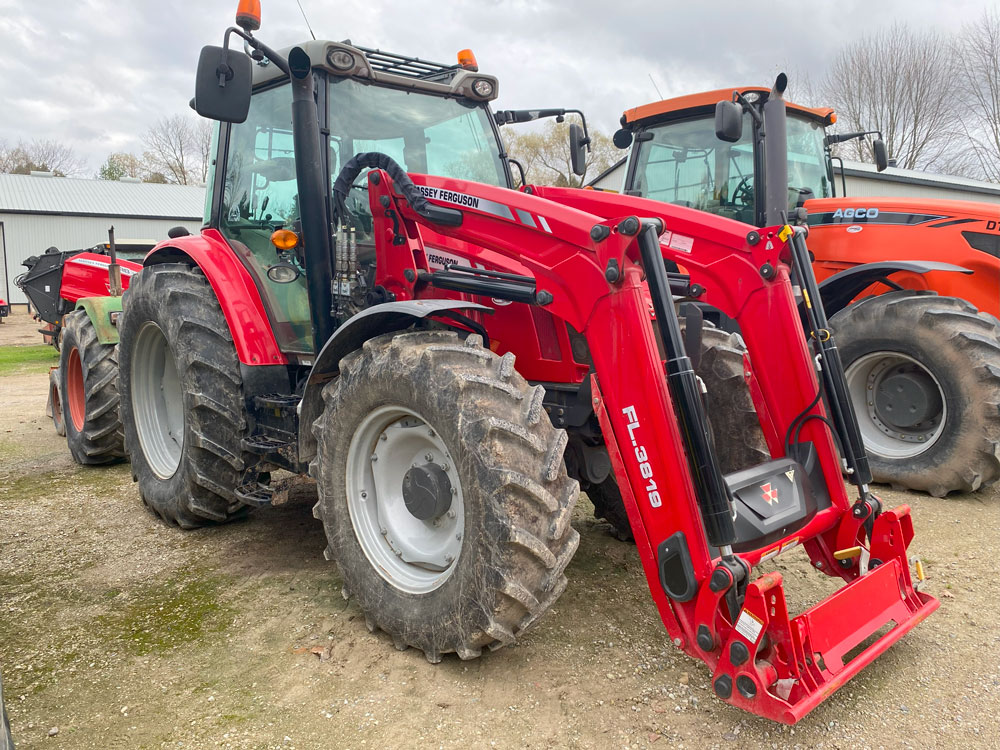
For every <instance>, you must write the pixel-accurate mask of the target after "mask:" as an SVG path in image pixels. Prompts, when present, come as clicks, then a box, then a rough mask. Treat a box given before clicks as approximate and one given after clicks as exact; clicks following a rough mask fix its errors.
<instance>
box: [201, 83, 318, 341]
mask: <svg viewBox="0 0 1000 750" xmlns="http://www.w3.org/2000/svg"><path fill="white" fill-rule="evenodd" d="M225 170H226V171H225V186H224V189H223V195H222V210H221V213H220V216H219V229H220V231H221V232H222V233H223V234H224V235H225V236H226V239H228V240H229V244H230V245H231V246H232V247H233V249H234V250H235V251H236V253H237V254H238V255H239V256H240V257H241V258H242V260H243V261H244V264H245V265H246V266H247V267H248V269H249V270H250V272H251V274H252V275H253V276H254V277H255V279H254V280H255V281H256V282H257V288H258V289H260V291H261V292H262V297H263V300H264V304H265V305H266V306H267V307H268V313H269V317H270V318H271V320H272V321H273V323H274V333H275V337H276V338H277V339H278V343H279V345H280V346H281V347H282V349H283V350H284V351H289V352H300V353H308V352H311V351H312V327H311V324H310V318H309V299H308V294H307V291H306V283H305V278H304V277H299V278H298V279H296V280H295V281H293V282H291V283H278V282H275V281H273V280H271V279H270V278H269V277H268V275H267V269H268V267H270V266H272V265H274V264H275V263H276V262H278V256H277V251H276V250H275V248H274V245H272V244H271V235H272V234H273V233H274V231H275V230H276V229H292V230H294V229H296V223H297V222H298V221H299V208H298V187H297V183H296V181H295V150H294V146H293V142H292V95H291V89H290V88H289V86H288V85H287V84H284V85H281V86H278V87H277V88H272V89H268V90H266V91H258V92H257V93H255V94H254V96H253V99H252V100H251V102H250V112H249V114H248V115H247V119H246V121H245V122H242V123H240V124H239V125H233V126H232V129H231V130H230V134H229V149H228V156H227V158H226V165H225Z"/></svg>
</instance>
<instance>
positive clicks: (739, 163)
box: [631, 114, 831, 224]
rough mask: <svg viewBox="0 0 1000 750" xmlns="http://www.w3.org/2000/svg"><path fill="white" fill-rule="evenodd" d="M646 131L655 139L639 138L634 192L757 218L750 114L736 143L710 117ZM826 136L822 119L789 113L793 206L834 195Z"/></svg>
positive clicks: (742, 217)
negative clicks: (727, 139)
mask: <svg viewBox="0 0 1000 750" xmlns="http://www.w3.org/2000/svg"><path fill="white" fill-rule="evenodd" d="M645 132H646V133H649V134H651V135H652V139H651V140H648V141H638V139H637V146H636V149H637V151H636V156H635V160H636V165H635V173H634V177H633V180H632V182H633V184H632V185H631V187H632V188H633V190H634V191H635V193H634V194H637V195H641V196H643V197H645V198H652V199H654V200H660V201H664V202H666V203H674V204H677V205H679V206H689V207H691V208H697V209H699V210H700V211H708V212H709V213H713V214H719V215H720V216H727V217H729V218H731V219H737V220H739V221H742V222H745V223H747V224H753V223H755V221H756V215H755V213H754V163H753V143H752V132H753V122H752V120H751V119H750V115H749V114H744V115H743V137H742V138H741V139H740V140H739V141H738V142H736V143H726V142H725V141H720V140H719V139H718V138H717V137H716V135H715V120H714V118H711V117H704V118H699V119H692V120H682V121H678V122H671V123H665V124H663V125H656V126H653V127H651V128H649V129H648V130H646V131H645ZM823 136H824V132H823V126H822V125H820V124H819V123H816V122H813V121H811V120H806V119H804V118H798V117H789V118H788V205H789V208H794V207H795V206H796V205H797V204H799V202H800V201H801V200H803V199H805V198H806V197H814V198H828V197H830V196H831V186H830V178H829V172H828V168H827V159H826V152H825V150H824V147H823ZM806 191H809V192H806Z"/></svg>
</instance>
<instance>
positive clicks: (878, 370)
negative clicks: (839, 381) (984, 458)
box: [846, 351, 948, 460]
mask: <svg viewBox="0 0 1000 750" xmlns="http://www.w3.org/2000/svg"><path fill="white" fill-rule="evenodd" d="M846 375H847V387H848V390H849V391H850V394H851V402H852V403H853V405H854V413H855V414H856V415H857V417H858V426H859V427H860V428H861V435H862V437H863V438H864V441H865V448H867V450H868V452H869V453H871V454H873V455H876V456H880V457H882V458H886V459H894V460H899V459H907V458H913V457H914V456H918V455H920V454H921V453H923V452H924V451H926V450H927V449H928V448H929V447H930V446H931V445H933V444H934V443H936V442H937V440H938V439H939V438H940V437H941V435H942V434H943V432H944V426H945V420H946V418H947V415H948V405H947V403H946V402H945V400H944V397H943V395H942V393H943V392H942V390H941V384H940V383H939V382H938V381H937V379H936V378H935V377H934V375H933V374H932V373H931V372H930V371H929V370H928V369H927V368H926V367H925V366H924V365H923V364H921V363H920V362H918V361H917V360H915V359H913V358H912V357H910V356H907V355H905V354H902V353H899V352H890V351H880V352H872V353H871V354H866V355H864V356H862V357H860V358H858V359H856V360H855V361H854V362H852V363H851V364H850V365H849V366H848V367H847V370H846Z"/></svg>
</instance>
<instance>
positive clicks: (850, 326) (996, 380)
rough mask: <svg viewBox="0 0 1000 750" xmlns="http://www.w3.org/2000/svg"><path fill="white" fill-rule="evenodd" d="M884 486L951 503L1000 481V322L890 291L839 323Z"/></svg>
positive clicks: (965, 306)
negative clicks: (953, 497)
mask: <svg viewBox="0 0 1000 750" xmlns="http://www.w3.org/2000/svg"><path fill="white" fill-rule="evenodd" d="M830 327H831V329H832V330H833V332H834V334H835V335H836V337H837V345H838V347H839V349H840V354H841V358H842V359H843V362H844V369H845V371H846V373H847V383H848V389H849V390H850V393H851V400H852V402H853V404H854V410H855V412H856V413H857V416H858V422H859V425H860V426H861V433H862V436H863V437H864V440H865V447H866V448H867V450H868V455H869V458H870V461H871V467H872V474H873V475H874V478H875V481H876V482H883V483H886V484H891V485H892V486H893V487H896V488H906V489H913V490H921V491H924V492H928V493H930V494H931V495H934V496H935V497H944V496H945V495H947V494H948V493H949V492H972V491H974V490H978V489H979V488H980V487H983V486H985V485H988V484H990V483H992V482H995V481H996V480H997V478H1000V321H998V320H997V319H996V318H994V317H993V316H992V315H988V314H986V313H981V312H978V311H977V310H976V308H975V307H974V306H973V305H971V304H970V303H968V302H966V301H965V300H961V299H956V298H954V297H939V296H937V295H936V294H932V293H914V292H911V291H899V292H890V293H888V294H883V295H881V296H877V297H869V298H866V299H864V300H861V301H860V302H857V303H855V304H853V305H850V306H848V307H846V308H845V309H843V310H841V311H840V312H838V313H837V314H836V315H834V316H833V318H831V320H830Z"/></svg>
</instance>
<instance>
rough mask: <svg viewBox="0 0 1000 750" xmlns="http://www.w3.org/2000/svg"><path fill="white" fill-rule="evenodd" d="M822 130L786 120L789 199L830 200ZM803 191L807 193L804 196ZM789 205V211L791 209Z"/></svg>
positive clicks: (812, 123)
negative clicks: (809, 192) (800, 197)
mask: <svg viewBox="0 0 1000 750" xmlns="http://www.w3.org/2000/svg"><path fill="white" fill-rule="evenodd" d="M825 136H826V133H825V131H824V129H823V126H822V125H821V124H819V123H818V122H816V121H815V120H806V119H805V118H802V117H789V118H788V191H789V194H790V195H789V197H790V199H792V198H798V197H799V196H800V195H801V196H802V197H803V198H831V197H833V191H832V189H831V184H830V183H831V175H830V172H829V168H828V164H827V159H826V148H825V147H824V145H823V138H824V137H825ZM805 191H811V192H812V195H808V194H807V193H806V192H805ZM795 205H796V204H795V203H794V202H792V203H791V204H790V206H789V208H794V206H795Z"/></svg>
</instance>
